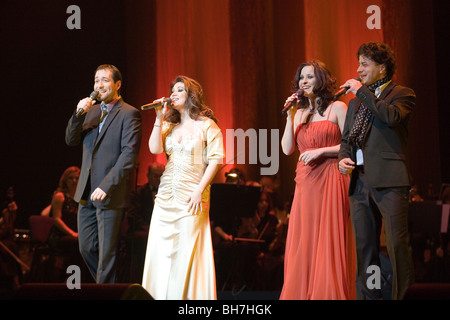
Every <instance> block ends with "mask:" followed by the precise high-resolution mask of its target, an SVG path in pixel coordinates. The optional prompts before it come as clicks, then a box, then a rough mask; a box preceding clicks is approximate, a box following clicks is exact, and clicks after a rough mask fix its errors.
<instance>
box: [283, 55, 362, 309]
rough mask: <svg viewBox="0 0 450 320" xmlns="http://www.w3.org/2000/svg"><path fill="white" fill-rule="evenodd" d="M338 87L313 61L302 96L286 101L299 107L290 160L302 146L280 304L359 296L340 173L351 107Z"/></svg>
mask: <svg viewBox="0 0 450 320" xmlns="http://www.w3.org/2000/svg"><path fill="white" fill-rule="evenodd" d="M334 85H335V80H334V78H333V77H332V76H331V74H330V72H329V71H328V70H327V68H326V66H325V65H324V64H323V62H321V61H318V60H313V61H311V62H307V63H304V64H302V65H300V66H299V68H298V70H297V73H296V76H295V80H294V84H293V86H294V89H295V91H296V93H294V94H293V95H291V96H290V97H289V98H288V99H287V100H286V105H287V104H288V103H290V104H292V105H293V107H291V108H290V109H289V111H288V115H287V122H286V127H285V131H284V134H283V137H282V142H281V144H282V149H283V152H284V153H285V154H286V155H290V154H292V153H293V152H294V151H295V147H296V146H297V147H298V149H299V151H300V157H299V160H298V162H297V169H296V176H295V183H296V186H295V193H294V199H293V203H292V208H291V212H290V216H289V226H288V235H287V240H286V252H285V266H284V284H283V289H282V292H281V296H280V299H285V300H291V299H302V300H304V299H308V300H322V299H327V300H328V299H333V300H335V299H350V298H351V296H352V292H354V290H352V289H351V288H350V285H349V283H354V277H351V279H349V271H348V269H349V268H348V258H349V256H348V252H350V254H351V251H352V250H351V244H352V243H353V240H352V238H351V224H350V221H349V202H348V197H347V190H348V182H349V181H348V177H347V176H345V175H341V174H340V173H339V170H338V166H337V160H336V157H337V154H338V151H339V145H340V142H341V133H342V128H343V126H344V121H345V115H346V112H347V106H346V105H345V104H344V103H343V102H340V101H333V100H332V97H333V95H332V92H333V90H334ZM299 89H300V92H299ZM349 233H350V235H349ZM348 248H350V249H349V250H348ZM350 260H351V259H350Z"/></svg>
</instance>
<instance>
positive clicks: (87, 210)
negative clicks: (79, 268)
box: [78, 200, 124, 283]
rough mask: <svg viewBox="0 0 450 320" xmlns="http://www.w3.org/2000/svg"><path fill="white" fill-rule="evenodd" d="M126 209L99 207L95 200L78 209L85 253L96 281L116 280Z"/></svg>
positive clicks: (81, 248)
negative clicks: (118, 253) (117, 256)
mask: <svg viewBox="0 0 450 320" xmlns="http://www.w3.org/2000/svg"><path fill="white" fill-rule="evenodd" d="M123 212H124V209H123V208H118V209H102V208H96V207H95V204H94V203H92V201H91V200H88V201H87V202H86V204H80V205H79V210H78V240H79V246H80V252H81V256H82V257H83V259H84V261H85V262H86V265H87V267H88V269H89V272H90V273H91V275H92V276H93V278H94V279H95V282H96V283H114V282H115V275H116V255H117V245H118V241H119V232H120V225H121V223H122V217H123Z"/></svg>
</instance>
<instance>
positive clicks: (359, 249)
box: [350, 168, 414, 300]
mask: <svg viewBox="0 0 450 320" xmlns="http://www.w3.org/2000/svg"><path fill="white" fill-rule="evenodd" d="M355 171H356V172H355ZM355 171H354V173H353V174H357V175H358V176H357V179H356V185H355V191H354V192H353V194H352V195H351V196H350V217H351V219H352V224H353V231H354V236H355V245H356V254H357V271H356V273H357V274H356V291H357V292H356V298H357V299H360V300H365V299H381V298H382V293H381V288H380V287H378V288H377V286H374V285H373V284H374V283H373V278H372V275H373V274H375V273H374V271H373V270H375V269H374V268H373V266H378V268H379V269H378V270H379V271H380V270H381V262H380V255H379V254H380V231H381V222H382V219H383V221H384V232H385V237H386V247H387V252H388V256H389V261H390V263H391V265H392V271H393V278H392V295H391V298H392V299H393V300H396V299H402V297H403V296H404V294H405V293H406V290H407V289H408V288H409V286H410V285H411V284H412V283H413V282H414V267H413V261H412V249H411V244H410V237H409V230H408V209H409V189H408V187H392V188H372V187H370V186H369V184H368V183H367V176H366V175H365V174H364V172H363V171H362V170H360V169H358V168H356V169H355ZM371 266H372V267H371ZM368 268H369V269H368ZM378 275H381V272H378ZM380 282H381V280H380ZM375 284H376V281H375Z"/></svg>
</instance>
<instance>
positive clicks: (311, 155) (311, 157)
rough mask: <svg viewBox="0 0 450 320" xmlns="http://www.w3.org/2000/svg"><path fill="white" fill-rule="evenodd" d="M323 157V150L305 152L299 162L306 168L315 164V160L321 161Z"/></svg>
mask: <svg viewBox="0 0 450 320" xmlns="http://www.w3.org/2000/svg"><path fill="white" fill-rule="evenodd" d="M321 156H322V149H320V148H319V149H311V150H307V151H305V152H303V153H302V154H301V155H300V157H299V158H298V161H302V162H303V163H304V164H305V166H307V165H308V164H310V163H311V162H314V161H315V160H317V159H319V158H320V157H321Z"/></svg>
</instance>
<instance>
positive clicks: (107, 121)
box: [94, 99, 122, 148]
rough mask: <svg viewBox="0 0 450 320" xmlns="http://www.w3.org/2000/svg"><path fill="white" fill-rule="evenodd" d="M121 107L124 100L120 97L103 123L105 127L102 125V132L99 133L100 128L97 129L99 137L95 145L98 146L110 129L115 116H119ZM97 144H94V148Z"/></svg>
mask: <svg viewBox="0 0 450 320" xmlns="http://www.w3.org/2000/svg"><path fill="white" fill-rule="evenodd" d="M121 107H122V100H121V99H120V100H119V101H117V103H116V105H115V106H114V107H113V108H112V109H111V111H110V112H109V114H108V116H107V117H106V119H105V123H104V124H103V127H102V131H100V133H98V130H97V134H98V136H97V139H96V140H95V146H97V144H98V143H99V142H100V140H101V139H102V138H103V136H104V135H105V132H106V131H107V130H108V127H109V125H110V124H111V122H112V121H113V120H114V118H115V117H116V116H117V114H118V113H119V111H120V108H121ZM99 117H100V116H99ZM99 119H100V118H99ZM95 146H94V148H95Z"/></svg>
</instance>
